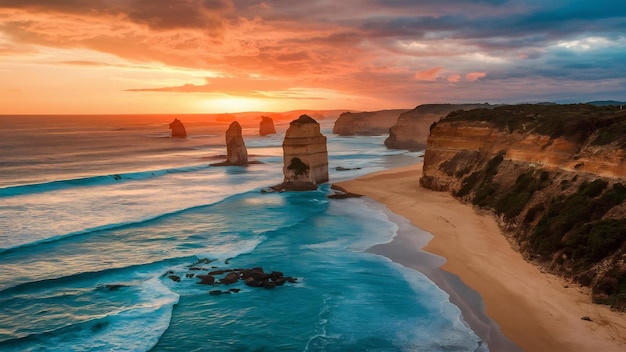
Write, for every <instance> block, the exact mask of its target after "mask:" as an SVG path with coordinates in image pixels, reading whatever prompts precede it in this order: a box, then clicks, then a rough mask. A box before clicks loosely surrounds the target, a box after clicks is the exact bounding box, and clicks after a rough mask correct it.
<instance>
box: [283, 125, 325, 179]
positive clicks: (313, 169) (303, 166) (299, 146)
mask: <svg viewBox="0 0 626 352" xmlns="http://www.w3.org/2000/svg"><path fill="white" fill-rule="evenodd" d="M283 159H284V167H283V174H284V175H285V178H284V181H283V183H282V184H281V185H279V186H276V187H275V188H277V189H281V190H311V189H316V188H317V185H319V184H321V183H324V182H328V151H327V149H326V137H325V136H324V135H322V133H321V132H320V125H319V123H317V121H315V120H314V119H313V118H311V117H310V116H308V115H302V116H300V117H299V118H298V119H296V120H294V121H291V123H290V124H289V128H288V129H287V132H286V134H285V139H284V140H283Z"/></svg>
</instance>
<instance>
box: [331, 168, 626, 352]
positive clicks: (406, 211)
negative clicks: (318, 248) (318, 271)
mask: <svg viewBox="0 0 626 352" xmlns="http://www.w3.org/2000/svg"><path fill="white" fill-rule="evenodd" d="M421 170H422V163H421V162H420V163H418V164H414V165H411V166H408V167H401V168H396V169H391V170H385V171H380V172H376V173H372V174H368V175H365V176H361V177H358V178H356V179H353V180H348V181H342V182H338V183H336V185H338V186H340V187H342V188H345V189H346V190H347V191H348V192H352V193H356V194H361V195H364V196H367V197H368V198H371V199H373V200H375V201H377V202H379V203H382V204H384V205H386V206H387V208H388V209H389V210H390V211H391V212H393V213H395V214H398V215H400V216H402V217H404V218H406V219H408V220H409V221H410V222H411V224H413V225H414V226H415V227H417V228H418V229H421V230H423V231H426V232H428V233H430V234H432V236H433V237H432V239H431V240H430V241H429V242H428V243H426V244H425V246H424V243H420V242H419V241H416V239H415V237H417V236H415V234H414V233H412V231H399V232H398V235H396V237H394V239H393V240H392V242H390V243H388V244H383V245H378V246H374V247H372V248H371V249H370V250H369V251H371V252H373V253H377V254H381V255H384V256H386V257H388V258H389V259H391V260H393V261H394V262H397V263H399V264H402V265H404V266H407V267H411V268H413V269H416V270H419V271H422V270H425V271H426V272H424V274H426V275H427V276H428V277H429V278H430V279H431V280H432V281H434V282H435V283H436V284H437V285H438V286H439V287H440V288H442V289H443V290H444V291H446V292H447V293H448V294H449V295H450V300H451V302H452V303H454V304H456V305H457V306H458V307H459V308H460V309H461V311H462V313H463V317H464V319H465V320H466V321H467V323H468V324H469V325H470V327H471V328H472V329H474V331H475V332H476V333H477V334H478V335H479V337H481V339H484V340H485V342H487V344H488V345H489V347H490V349H491V350H492V351H502V350H504V351H509V350H511V349H513V348H515V347H516V346H511V344H510V343H509V344H508V345H507V341H508V340H509V339H510V341H512V342H513V343H514V344H515V345H517V346H519V347H520V348H521V349H523V350H526V351H607V352H611V351H621V350H626V314H624V313H620V312H613V311H611V310H610V309H609V307H607V306H603V305H598V304H593V303H591V298H590V295H589V290H588V288H583V287H579V286H578V285H576V284H572V283H568V282H567V281H566V280H565V279H563V278H560V277H557V276H555V275H551V274H548V273H545V272H542V271H540V269H539V268H538V267H537V266H535V265H533V264H531V263H529V262H527V261H526V260H524V258H523V257H522V256H521V254H520V253H518V252H516V251H515V250H513V249H512V248H511V246H510V244H509V243H508V241H507V240H506V238H505V237H504V235H503V234H502V233H501V231H500V229H499V227H498V225H497V223H496V221H495V219H494V218H493V216H492V215H484V214H478V213H477V212H476V211H475V210H474V208H473V207H472V206H471V205H466V204H462V203H461V202H459V201H458V200H456V199H455V198H453V197H452V196H451V195H450V194H448V193H445V192H435V191H431V190H428V189H424V188H422V187H420V186H419V183H418V180H419V178H420V176H421ZM422 246H423V248H422ZM422 249H423V251H425V252H430V253H433V254H435V255H438V256H441V257H443V258H445V263H443V261H442V263H443V265H442V266H441V267H440V269H443V270H432V272H430V270H429V269H428V267H429V266H431V265H424V264H423V263H422V262H421V261H423V258H424V256H423V255H420V254H419V253H420V252H422ZM436 271H439V272H440V274H437V273H436ZM422 272H423V271H422ZM442 272H443V273H442ZM448 273H449V274H448ZM438 275H439V276H438ZM455 277H458V278H456V279H455ZM459 279H460V280H459ZM455 280H458V281H459V282H457V283H455ZM461 280H462V281H461ZM442 286H443V287H442ZM464 286H467V287H469V288H470V290H469V291H474V292H473V293H472V292H465V291H468V290H467V289H465V290H463V287H464ZM475 295H476V296H478V297H473V296H475ZM478 298H480V299H478ZM481 301H482V302H483V304H484V309H483V307H480V306H476V305H477V303H476V302H481ZM481 312H482V313H481ZM483 315H484V316H483ZM583 316H587V317H590V318H591V320H592V321H586V320H582V319H581V318H582V317H583ZM491 320H493V321H495V322H496V323H497V324H491V323H490V321H491ZM498 325H499V326H498ZM499 330H501V332H502V333H503V334H504V336H506V337H503V336H501V335H502V334H500V333H499ZM507 338H508V339H507Z"/></svg>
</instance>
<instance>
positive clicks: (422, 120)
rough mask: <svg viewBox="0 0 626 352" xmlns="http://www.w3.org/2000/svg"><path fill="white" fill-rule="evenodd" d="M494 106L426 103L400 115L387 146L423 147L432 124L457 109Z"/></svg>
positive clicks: (386, 141) (395, 147)
mask: <svg viewBox="0 0 626 352" xmlns="http://www.w3.org/2000/svg"><path fill="white" fill-rule="evenodd" d="M488 107H492V106H491V105H489V104H424V105H419V106H418V107H416V108H415V109H413V110H411V111H407V112H405V113H403V114H401V115H400V116H399V117H398V120H397V122H396V123H395V124H394V125H393V126H392V127H391V128H390V129H389V137H388V138H387V139H386V140H385V146H386V147H387V148H389V149H409V150H415V149H423V148H425V147H426V139H427V138H428V135H429V134H430V126H431V125H432V124H433V123H435V122H437V121H439V119H441V118H442V117H444V116H446V115H448V114H449V113H451V112H453V111H457V110H471V109H477V108H488Z"/></svg>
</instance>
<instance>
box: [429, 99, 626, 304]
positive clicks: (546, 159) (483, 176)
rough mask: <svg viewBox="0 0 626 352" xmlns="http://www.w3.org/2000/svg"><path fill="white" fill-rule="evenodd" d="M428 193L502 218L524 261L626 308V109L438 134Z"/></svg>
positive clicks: (491, 121)
mask: <svg viewBox="0 0 626 352" xmlns="http://www.w3.org/2000/svg"><path fill="white" fill-rule="evenodd" d="M423 169H424V172H423V177H422V178H421V179H420V184H421V185H422V186H424V187H426V188H430V189H433V190H438V191H448V192H451V193H452V194H453V195H454V196H455V197H457V198H459V199H460V200H462V201H465V202H471V203H472V204H474V205H476V206H478V207H481V208H485V209H489V210H490V211H492V212H493V213H495V214H496V216H497V217H498V220H499V222H500V225H501V227H502V229H503V231H504V232H505V233H506V234H507V236H509V237H510V240H511V242H512V243H513V244H514V245H515V246H516V247H517V248H518V249H519V250H520V252H521V253H522V254H523V255H524V256H525V257H526V258H527V259H528V260H531V261H534V262H535V263H537V264H538V265H541V266H543V267H544V268H545V270H548V271H551V272H553V273H556V274H560V275H563V276H565V277H567V278H568V279H571V280H573V281H575V282H578V283H580V284H582V285H585V286H590V287H591V289H592V298H593V301H594V302H597V303H606V304H611V305H612V306H613V307H614V308H616V309H622V310H623V309H625V308H626V110H620V109H619V107H614V106H607V107H594V106H591V105H584V104H577V105H513V106H502V107H497V108H494V109H492V110H491V109H477V110H472V111H459V112H455V113H452V114H450V115H448V116H447V117H446V118H444V119H442V120H441V121H439V122H438V123H437V124H436V125H435V126H433V128H432V131H431V134H430V137H429V138H428V147H427V149H426V152H425V154H424V167H423Z"/></svg>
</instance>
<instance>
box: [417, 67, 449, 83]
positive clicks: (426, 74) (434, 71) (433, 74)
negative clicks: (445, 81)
mask: <svg viewBox="0 0 626 352" xmlns="http://www.w3.org/2000/svg"><path fill="white" fill-rule="evenodd" d="M442 70H443V67H433V68H431V69H428V70H424V71H420V72H417V73H416V74H415V76H413V78H414V79H416V80H418V81H435V80H436V79H437V78H438V76H439V74H440V73H441V71H442Z"/></svg>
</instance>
